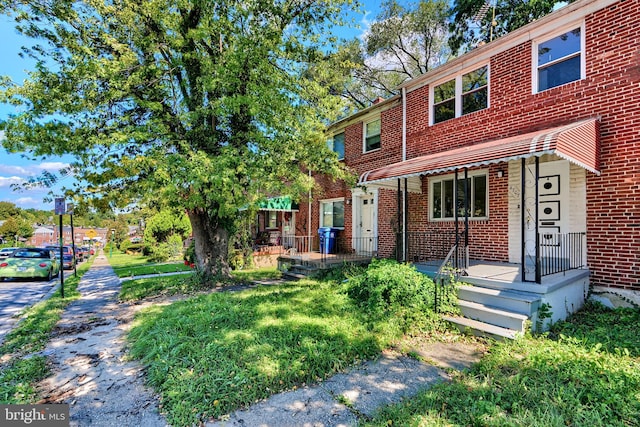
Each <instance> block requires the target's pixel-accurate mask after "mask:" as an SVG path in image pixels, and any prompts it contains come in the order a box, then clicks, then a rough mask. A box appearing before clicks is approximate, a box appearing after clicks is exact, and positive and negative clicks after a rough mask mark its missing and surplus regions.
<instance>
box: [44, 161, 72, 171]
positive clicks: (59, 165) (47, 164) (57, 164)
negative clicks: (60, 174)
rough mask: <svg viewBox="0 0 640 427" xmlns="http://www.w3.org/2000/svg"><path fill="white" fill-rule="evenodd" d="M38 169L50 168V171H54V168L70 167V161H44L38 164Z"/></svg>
mask: <svg viewBox="0 0 640 427" xmlns="http://www.w3.org/2000/svg"><path fill="white" fill-rule="evenodd" d="M36 167H37V168H38V169H40V170H48V171H49V172H51V171H54V170H60V169H63V168H68V167H69V163H63V162H42V163H40V164H39V165H37V166H36Z"/></svg>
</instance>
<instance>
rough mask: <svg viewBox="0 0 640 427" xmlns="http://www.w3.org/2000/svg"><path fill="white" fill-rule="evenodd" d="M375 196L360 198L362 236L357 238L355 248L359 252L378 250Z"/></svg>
mask: <svg viewBox="0 0 640 427" xmlns="http://www.w3.org/2000/svg"><path fill="white" fill-rule="evenodd" d="M374 215H375V205H374V198H373V196H371V195H364V196H362V197H361V198H360V224H359V225H360V236H359V237H358V238H357V241H356V242H355V243H356V244H355V245H354V246H355V249H356V251H357V252H358V254H363V255H364V254H367V255H370V254H372V253H373V252H375V251H376V242H375V233H374V228H373V226H374Z"/></svg>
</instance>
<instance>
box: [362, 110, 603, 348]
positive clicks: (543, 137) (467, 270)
mask: <svg viewBox="0 0 640 427" xmlns="http://www.w3.org/2000/svg"><path fill="white" fill-rule="evenodd" d="M587 173H594V174H599V122H598V120H597V119H587V120H582V121H578V122H574V123H570V124H567V125H564V126H559V127H555V128H549V129H544V130H540V131H535V132H530V133H525V134H520V135H516V136H513V137H509V138H504V139H498V140H493V141H488V142H482V143H478V144H473V145H468V146H464V147H460V148H456V149H452V150H448V151H444V152H440V153H434V154H429V155H426V156H420V157H416V158H413V159H409V160H406V161H403V162H399V163H396V164H392V165H388V166H385V167H383V168H379V169H375V170H371V171H368V172H366V173H364V174H362V175H361V177H360V181H359V184H360V185H362V186H365V187H367V188H372V187H373V188H375V187H377V188H382V189H386V190H395V193H396V195H397V210H396V213H397V219H396V224H398V227H397V231H398V232H397V234H396V236H395V240H396V245H395V246H396V250H395V255H396V258H397V259H398V261H401V262H410V263H412V264H414V265H415V266H416V268H417V269H418V270H419V271H422V272H424V273H426V274H429V275H430V276H432V277H433V278H434V280H435V281H436V283H438V284H439V289H440V292H441V294H442V295H441V296H440V298H446V296H447V289H448V288H449V286H448V284H449V283H450V281H451V279H453V280H456V281H459V282H462V283H464V285H463V286H461V287H460V289H459V290H458V295H457V296H458V302H459V306H460V309H461V312H462V314H463V316H462V317H459V318H451V319H449V320H451V321H452V322H453V323H455V324H457V325H459V326H460V327H461V328H470V329H473V330H475V331H481V333H484V332H486V333H487V334H489V335H494V336H503V337H514V336H515V335H517V334H518V333H522V332H524V330H525V329H526V328H527V325H529V324H530V325H531V326H532V328H533V329H545V328H547V327H548V325H549V324H550V323H552V322H556V321H558V320H560V319H564V318H566V317H567V316H568V315H569V314H570V313H572V312H574V311H576V310H577V309H579V308H580V307H581V306H582V304H583V303H584V299H585V297H586V295H587V293H588V285H589V270H588V267H587V250H588V246H587V243H588V240H587V234H586V230H587V228H586V211H587V206H586V181H587V178H586V177H587ZM416 207H419V208H421V209H423V211H422V213H420V211H416ZM425 211H426V214H425ZM416 218H418V219H419V221H416ZM436 300H438V298H436Z"/></svg>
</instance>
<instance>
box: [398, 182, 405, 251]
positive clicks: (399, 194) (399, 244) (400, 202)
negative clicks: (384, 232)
mask: <svg viewBox="0 0 640 427" xmlns="http://www.w3.org/2000/svg"><path fill="white" fill-rule="evenodd" d="M397 194H398V218H397V224H398V225H397V227H398V229H397V230H396V261H398V262H402V261H404V260H403V259H402V255H403V254H402V252H401V249H400V246H401V245H402V243H401V242H402V239H401V238H400V233H401V230H402V213H401V209H402V200H401V199H400V197H401V196H402V187H401V186H400V178H398V193H397ZM402 234H403V235H404V230H402Z"/></svg>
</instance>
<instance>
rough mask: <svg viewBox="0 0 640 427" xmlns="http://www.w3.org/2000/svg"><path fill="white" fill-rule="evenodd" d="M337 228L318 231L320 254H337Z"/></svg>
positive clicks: (325, 228) (323, 228)
mask: <svg viewBox="0 0 640 427" xmlns="http://www.w3.org/2000/svg"><path fill="white" fill-rule="evenodd" d="M338 230H339V229H337V228H333V227H320V228H319V229H318V237H319V239H320V253H323V254H335V253H336V247H337V239H336V236H337V234H338Z"/></svg>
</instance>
